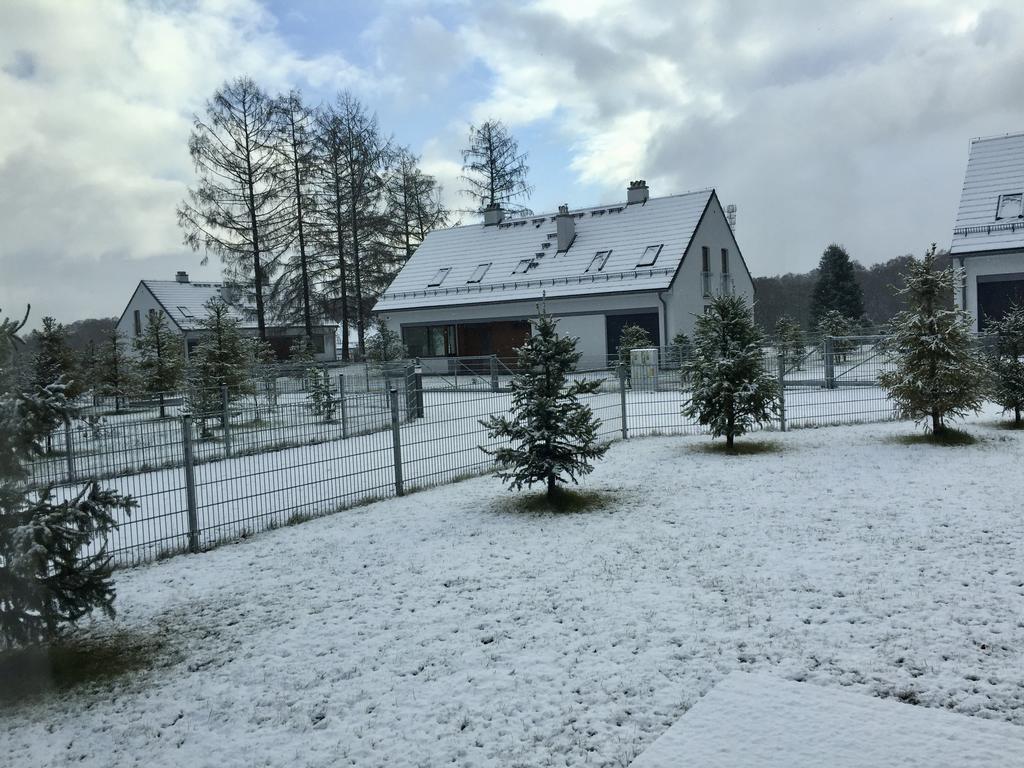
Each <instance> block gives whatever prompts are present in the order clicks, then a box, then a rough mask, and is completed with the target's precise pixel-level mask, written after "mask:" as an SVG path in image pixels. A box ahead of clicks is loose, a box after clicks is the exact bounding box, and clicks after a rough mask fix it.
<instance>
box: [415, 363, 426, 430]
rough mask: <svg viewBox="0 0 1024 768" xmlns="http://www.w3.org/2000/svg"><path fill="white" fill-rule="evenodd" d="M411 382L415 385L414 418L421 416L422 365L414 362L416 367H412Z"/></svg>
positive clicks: (420, 417)
mask: <svg viewBox="0 0 1024 768" xmlns="http://www.w3.org/2000/svg"><path fill="white" fill-rule="evenodd" d="M413 384H414V386H415V387H416V418H417V419H422V418H423V413H424V411H423V367H422V366H421V365H420V364H419V361H417V363H416V367H415V368H413Z"/></svg>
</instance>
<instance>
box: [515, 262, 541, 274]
mask: <svg viewBox="0 0 1024 768" xmlns="http://www.w3.org/2000/svg"><path fill="white" fill-rule="evenodd" d="M536 265H537V262H535V261H534V260H533V259H522V260H520V262H519V263H518V264H516V268H515V269H513V270H512V274H513V275H524V274H526V273H527V272H528V271H529V270H530V268H531V267H535V266H536Z"/></svg>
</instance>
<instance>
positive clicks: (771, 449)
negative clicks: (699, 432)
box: [693, 440, 785, 456]
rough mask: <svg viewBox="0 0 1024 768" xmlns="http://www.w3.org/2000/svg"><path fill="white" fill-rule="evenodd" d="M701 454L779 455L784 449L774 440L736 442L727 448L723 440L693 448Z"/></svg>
mask: <svg viewBox="0 0 1024 768" xmlns="http://www.w3.org/2000/svg"><path fill="white" fill-rule="evenodd" d="M693 449H694V450H695V451H701V452H702V453H721V454H724V455H726V456H755V455H757V454H760V453H779V452H781V451H783V450H785V448H784V447H783V446H782V445H781V444H780V443H779V442H778V441H776V440H737V441H736V442H735V443H733V446H732V448H729V447H728V446H727V445H726V444H725V441H724V440H714V441H712V442H710V443H701V444H700V445H695V446H694V447H693Z"/></svg>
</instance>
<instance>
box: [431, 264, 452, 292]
mask: <svg viewBox="0 0 1024 768" xmlns="http://www.w3.org/2000/svg"><path fill="white" fill-rule="evenodd" d="M451 271H452V270H451V267H442V268H441V269H439V270H437V273H436V274H435V275H434V279H433V280H431V281H430V282H429V283H427V288H436V287H437V286H439V285H440V284H441V283H443V282H444V279H445V278H446V277H448V273H449V272H451Z"/></svg>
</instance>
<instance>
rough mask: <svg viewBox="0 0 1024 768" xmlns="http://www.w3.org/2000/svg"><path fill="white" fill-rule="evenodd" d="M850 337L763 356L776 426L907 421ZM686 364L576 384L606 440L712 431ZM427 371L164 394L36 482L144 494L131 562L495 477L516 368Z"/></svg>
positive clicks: (78, 429) (83, 441)
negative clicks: (699, 417) (488, 424)
mask: <svg viewBox="0 0 1024 768" xmlns="http://www.w3.org/2000/svg"><path fill="white" fill-rule="evenodd" d="M836 341H837V340H825V341H824V342H823V343H821V344H817V345H813V346H808V347H805V348H803V350H802V351H798V352H797V353H796V354H793V352H792V351H791V352H790V354H789V355H786V354H783V353H782V352H780V350H778V349H776V348H775V347H766V348H765V362H766V364H767V365H768V366H769V368H770V370H771V371H772V372H773V374H774V375H775V376H777V377H778V378H779V381H780V383H781V384H782V385H783V390H782V391H783V392H784V408H783V413H782V414H780V418H779V419H778V420H777V421H775V422H774V423H773V424H771V425H769V426H768V428H770V429H788V428H791V427H798V426H812V425H826V424H828V425H831V424H849V423H854V422H863V421H880V420H886V419H892V418H895V416H896V414H895V413H894V411H893V409H892V407H891V405H890V403H889V401H888V400H887V398H886V396H885V393H884V392H883V391H882V390H881V389H880V388H879V387H878V386H877V384H876V381H877V375H878V373H879V371H880V370H882V369H884V368H885V367H886V366H887V365H888V363H887V361H886V355H885V352H884V351H883V349H882V347H881V345H880V339H879V338H878V337H858V338H856V339H854V338H851V339H845V340H838V341H839V343H838V344H837V343H836ZM685 357H686V355H685V351H681V350H679V349H677V348H662V349H659V350H658V352H657V361H658V362H657V366H656V368H655V369H654V370H653V372H648V373H649V374H650V375H645V376H644V377H642V379H638V380H636V381H633V380H631V377H630V375H629V372H628V370H627V369H623V368H619V367H618V366H617V362H618V360H617V358H601V359H595V360H585V361H581V366H580V369H579V370H578V372H577V375H578V376H583V377H587V378H597V379H600V380H601V381H602V384H601V387H600V389H599V390H598V391H597V392H596V393H594V394H592V395H589V396H587V402H588V404H589V405H590V407H591V408H592V409H593V411H594V413H595V415H597V416H598V417H599V418H600V419H601V429H600V436H601V437H602V438H604V439H606V440H609V441H610V440H617V439H625V438H629V437H633V436H640V435H653V434H697V433H701V432H704V431H705V430H704V428H703V427H701V426H700V425H698V424H697V423H696V422H695V421H693V420H691V419H688V418H686V417H684V416H683V415H682V413H681V410H682V407H683V406H684V405H685V404H686V403H687V401H688V399H689V392H688V384H689V382H688V381H687V378H686V374H685V367H684V365H683V363H684V362H685ZM429 362H431V361H421V365H419V366H416V365H415V363H413V362H411V361H406V362H401V363H395V364H393V365H390V366H388V367H387V369H385V370H382V371H378V372H377V373H376V374H375V376H374V377H372V378H371V377H370V375H369V374H366V373H365V371H364V370H363V369H358V370H356V371H355V372H354V373H353V371H352V370H346V371H342V372H340V373H338V372H334V371H327V370H326V369H325V370H324V371H321V372H320V373H319V374H318V375H320V376H322V377H323V379H321V380H319V381H312V380H306V381H304V382H302V383H301V385H299V384H295V383H294V382H293V385H292V386H289V387H283V386H281V385H280V383H279V382H275V383H274V384H273V385H272V386H271V387H270V388H269V389H268V388H267V387H266V386H262V387H260V386H251V387H249V388H247V391H246V392H244V393H242V392H236V393H232V392H227V391H219V392H214V393H206V395H207V396H206V397H202V398H198V399H195V398H194V402H200V401H202V402H204V403H206V405H207V410H206V411H205V412H194V413H190V412H189V405H190V401H189V400H188V399H186V398H181V397H178V398H176V399H172V398H165V402H164V411H165V415H164V417H163V418H161V417H160V415H159V410H158V407H157V405H156V404H155V403H152V402H151V403H147V404H145V406H144V407H140V406H139V405H138V404H136V406H135V407H132V408H131V409H130V410H131V412H129V413H121V414H114V415H112V416H109V417H105V421H104V422H102V423H101V424H96V423H90V422H89V421H85V420H82V421H81V422H79V423H77V424H69V425H66V426H65V429H64V430H58V432H57V433H56V434H54V435H53V436H52V439H51V444H52V449H53V450H52V453H51V454H50V455H48V456H46V457H44V458H43V459H42V460H40V461H39V462H38V463H37V464H36V466H34V467H33V474H32V482H33V484H34V485H35V486H36V487H39V488H42V487H51V488H53V489H54V493H55V494H56V495H58V496H67V495H70V494H72V493H75V492H77V490H78V489H79V488H80V487H81V483H82V482H84V481H86V480H87V479H91V478H97V479H99V482H100V483H101V484H102V485H104V486H112V487H114V488H117V489H118V490H119V491H121V492H122V493H127V494H130V495H131V496H133V497H134V498H135V499H136V500H137V501H138V507H137V508H136V509H135V510H134V511H133V512H132V514H131V515H130V516H128V517H125V518H124V519H123V520H121V525H120V528H119V529H118V530H117V531H115V532H114V533H113V534H111V536H110V539H109V541H108V542H107V545H108V551H109V552H110V553H111V554H112V555H113V556H114V558H115V562H117V563H118V564H122V565H127V564H133V563H137V562H141V561H145V560H149V559H153V558H155V557H162V556H166V555H170V554H174V553H177V552H182V551H188V550H192V551H198V550H200V549H203V548H207V547H209V546H213V545H215V544H217V543H218V542H221V541H226V540H231V539H236V538H238V537H242V536H246V535H249V534H252V533H255V532H257V531H261V530H265V529H268V528H273V527H276V526H280V525H286V524H289V523H293V522H297V521H300V520H303V519H306V518H309V517H314V516H319V515H325V514H330V513H332V512H336V511H338V510H341V509H344V508H346V507H351V506H353V505H356V504H362V503H366V502H368V501H371V500H375V499H379V498H384V497H388V496H394V495H401V494H403V493H406V492H408V491H410V490H414V489H418V488H424V487H428V486H432V485H437V484H440V483H446V482H452V481H454V480H457V479H459V478H462V477H466V476H469V475H474V474H480V473H483V472H486V471H489V470H490V469H492V466H493V465H492V461H491V459H490V457H489V456H488V455H487V454H486V453H484V452H483V451H481V450H480V446H485V447H494V445H495V444H494V443H492V441H490V440H489V439H488V437H487V433H486V430H485V429H484V428H483V427H482V426H481V424H480V420H481V419H484V418H486V417H487V416H489V415H491V414H496V413H507V412H508V410H509V408H510V406H511V393H510V389H509V384H510V381H511V376H512V375H513V373H514V371H513V370H512V364H511V361H493V360H492V359H490V358H471V359H462V360H456V361H444V363H443V365H444V366H446V367H447V370H448V371H449V372H455V371H462V374H461V375H460V385H459V386H456V385H455V377H454V376H453V375H450V374H445V373H443V372H439V371H438V370H437V366H438V364H437V363H436V362H434V366H435V367H434V373H433V374H431V373H428V372H427V371H428V368H429V365H428V363H429ZM469 370H475V371H477V373H476V374H474V375H473V376H470V375H469V374H467V373H466V371H469ZM364 374H365V375H364ZM446 381H447V383H446ZM375 382H376V383H375ZM211 403H213V407H211V406H210V404H211ZM129 405H130V406H131V403H129ZM193 410H195V409H193Z"/></svg>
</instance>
